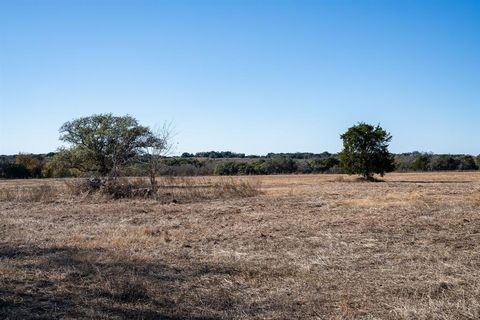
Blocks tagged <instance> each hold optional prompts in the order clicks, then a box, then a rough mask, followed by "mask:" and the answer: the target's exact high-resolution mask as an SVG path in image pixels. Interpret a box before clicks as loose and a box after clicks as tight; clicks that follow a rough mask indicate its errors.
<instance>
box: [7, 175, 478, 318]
mask: <svg viewBox="0 0 480 320" xmlns="http://www.w3.org/2000/svg"><path fill="white" fill-rule="evenodd" d="M228 179H230V180H226V179H225V178H220V177H212V178H182V179H175V178H170V179H169V180H163V184H162V185H161V190H163V191H164V193H163V195H164V197H161V199H160V201H154V200H150V199H140V198H136V199H122V200H111V199H106V198H102V197H92V196H86V195H84V196H82V195H73V193H72V192H71V191H69V188H68V187H67V186H66V182H67V183H68V181H65V180H25V181H19V180H17V181H0V235H1V236H0V318H11V319H27V318H45V319H50V318H95V319H97V318H105V319H107V318H108V319H111V318H117V319H123V318H128V319H478V318H479V317H480V215H479V208H480V174H478V173H429V174H426V173H422V174H391V175H388V176H387V177H386V178H385V179H384V180H385V181H384V182H378V183H366V182H359V181H357V180H356V179H355V178H353V177H347V176H341V175H304V176H296V175H295V176H294V175H289V176H256V177H235V178H228ZM242 185H243V187H242ZM222 186H223V187H222ZM258 189H260V190H258ZM222 190H223V191H222ZM242 190H243V192H246V191H245V190H250V191H249V192H246V193H242Z"/></svg>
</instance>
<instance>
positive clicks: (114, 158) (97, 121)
mask: <svg viewBox="0 0 480 320" xmlns="http://www.w3.org/2000/svg"><path fill="white" fill-rule="evenodd" d="M60 133H61V137H60V139H61V140H63V141H65V142H67V143H69V144H70V145H71V148H70V150H69V151H70V152H71V153H72V155H71V157H72V158H76V159H75V162H77V165H78V167H81V168H84V169H85V168H89V169H91V170H92V171H96V172H98V173H99V174H100V175H102V176H105V175H110V174H111V175H115V174H117V171H118V170H120V169H121V168H122V167H124V166H125V165H127V164H129V163H131V162H132V160H133V159H135V158H136V157H137V156H139V155H140V154H141V153H142V152H143V150H144V149H145V148H147V147H149V146H151V145H152V143H153V142H155V139H154V137H153V135H152V133H151V131H150V129H149V128H148V127H144V126H141V125H139V124H138V121H137V120H136V119H134V118H132V117H131V116H128V115H127V116H123V117H117V116H113V115H112V114H96V115H92V116H89V117H83V118H79V119H75V120H73V121H70V122H66V123H65V124H64V125H63V126H62V127H61V128H60Z"/></svg>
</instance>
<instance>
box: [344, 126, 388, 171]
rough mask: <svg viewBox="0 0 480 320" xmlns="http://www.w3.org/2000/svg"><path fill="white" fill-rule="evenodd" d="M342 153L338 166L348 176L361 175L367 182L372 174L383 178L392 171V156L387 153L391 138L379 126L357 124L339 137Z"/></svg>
mask: <svg viewBox="0 0 480 320" xmlns="http://www.w3.org/2000/svg"><path fill="white" fill-rule="evenodd" d="M341 138H342V139H343V151H342V152H341V153H340V165H341V167H342V170H343V171H344V172H345V173H348V174H361V175H362V176H363V177H365V178H366V179H368V180H371V179H372V176H373V174H375V173H377V174H380V175H381V176H383V175H384V174H385V172H390V171H393V170H394V162H393V160H394V159H393V155H392V154H390V152H389V151H388V144H389V142H390V141H391V139H392V136H391V135H390V134H389V133H388V132H386V131H385V130H383V129H382V128H381V127H380V126H379V125H377V126H376V127H374V126H372V125H369V124H366V123H359V124H357V125H355V126H353V127H351V128H349V129H348V130H347V131H346V132H345V133H344V134H342V135H341Z"/></svg>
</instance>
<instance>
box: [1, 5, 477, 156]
mask: <svg viewBox="0 0 480 320" xmlns="http://www.w3.org/2000/svg"><path fill="white" fill-rule="evenodd" d="M0 111H1V115H0V154H13V153H17V152H34V153H38V152H49V151H53V150H55V149H56V148H57V147H58V146H60V142H59V141H58V136H59V134H58V128H59V127H60V126H61V125H62V123H63V122H65V121H68V120H71V119H73V118H76V117H80V116H87V115H90V114H93V113H105V112H112V113H114V114H117V115H123V114H130V115H132V116H134V117H136V118H137V119H138V120H139V121H140V122H141V123H142V124H145V125H150V126H154V125H157V124H161V123H162V122H164V121H169V122H170V121H171V122H173V124H174V126H175V131H176V132H177V135H176V141H177V142H178V146H177V153H181V152H184V151H188V152H196V151H207V150H232V151H236V152H245V153H256V154H263V153H267V152H296V151H308V152H322V151H325V150H326V151H330V152H337V151H340V150H341V140H340V138H339V135H340V134H341V133H342V132H343V131H345V130H346V129H347V128H348V127H349V126H351V125H352V124H354V123H356V122H359V121H365V122H370V123H374V124H376V123H380V124H381V125H382V126H383V127H384V128H386V129H387V130H388V131H390V132H391V133H392V135H393V141H392V143H391V151H393V152H408V151H413V150H419V151H432V152H438V153H470V154H479V153H480V141H479V140H478V137H480V125H479V124H478V121H479V120H480V1H461V0H452V1H440V0H438V1H426V0H425V1H411V0H401V1H400V0H399V1H389V0H384V1H380V0H377V1H372V0H370V1H368V0H365V1H359V0H355V1H353V0H352V1H346V0H335V1H301V0H297V1H280V0H278V1H274V0H270V1H266V0H255V1H254V0H251V1H247V0H243V1H233V0H232V1H227V0H224V1H201V0H195V1H182V0H176V1H153V0H152V1H143V0H131V1H120V0H118V1H115V0H103V1H102V0H95V1H93V0H90V1H89V0H62V1H53V0H51V1H47V0H44V1H42V0H35V1H24V0H11V1H8V0H0Z"/></svg>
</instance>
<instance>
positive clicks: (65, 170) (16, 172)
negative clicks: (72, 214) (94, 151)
mask: <svg viewBox="0 0 480 320" xmlns="http://www.w3.org/2000/svg"><path fill="white" fill-rule="evenodd" d="M141 160H142V159H139V161H138V162H136V163H134V164H132V165H130V166H128V167H126V168H125V172H124V174H125V175H129V176H145V175H147V174H148V168H147V167H146V164H145V163H146V162H145V161H141ZM479 165H480V156H476V157H474V156H471V155H438V154H431V153H421V152H412V153H403V154H397V155H395V168H396V171H402V172H406V171H447V170H450V171H467V170H478V169H479ZM159 173H160V174H161V175H172V176H192V175H193V176H194V175H258V174H289V173H299V174H308V173H341V169H340V165H339V159H338V155H337V154H331V153H328V152H323V153H305V152H297V153H268V154H267V155H264V156H258V155H248V156H246V155H245V154H243V153H235V152H230V151H222V152H217V151H210V152H197V153H195V154H191V153H184V154H182V155H181V156H180V157H165V158H163V159H162V161H161V168H160V170H159ZM79 175H81V172H80V171H79V170H77V169H75V168H74V167H73V165H71V164H70V163H69V159H64V158H62V157H58V156H56V153H49V154H18V155H10V156H0V178H4V179H12V178H50V177H74V176H79Z"/></svg>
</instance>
